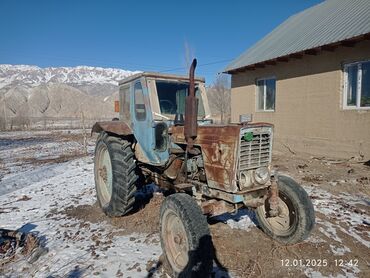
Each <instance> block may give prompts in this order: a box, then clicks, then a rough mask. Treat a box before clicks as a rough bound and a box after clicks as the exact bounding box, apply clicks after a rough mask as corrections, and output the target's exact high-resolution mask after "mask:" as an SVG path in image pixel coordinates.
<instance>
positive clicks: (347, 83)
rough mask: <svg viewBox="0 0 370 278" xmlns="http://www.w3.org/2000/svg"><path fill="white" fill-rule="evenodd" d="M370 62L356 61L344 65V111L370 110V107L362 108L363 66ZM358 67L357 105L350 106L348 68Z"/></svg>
mask: <svg viewBox="0 0 370 278" xmlns="http://www.w3.org/2000/svg"><path fill="white" fill-rule="evenodd" d="M369 62H370V60H362V61H356V62H351V63H344V64H343V87H342V92H343V93H342V96H343V98H342V102H343V105H342V107H343V110H370V106H368V107H361V94H362V91H361V86H362V66H361V65H362V64H364V63H369ZM354 65H357V82H356V84H357V87H356V90H357V95H356V105H348V104H347V97H348V85H349V82H348V68H349V67H350V66H354Z"/></svg>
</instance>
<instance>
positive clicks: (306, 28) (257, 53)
mask: <svg viewBox="0 0 370 278" xmlns="http://www.w3.org/2000/svg"><path fill="white" fill-rule="evenodd" d="M368 33H370V0H327V1H324V2H322V3H320V4H318V5H315V6H313V7H311V8H308V9H306V10H304V11H302V12H300V13H297V14H295V15H293V16H291V17H289V18H288V19H287V20H286V21H284V22H283V23H282V24H280V25H279V26H278V27H277V28H275V29H274V30H273V31H272V32H270V33H269V34H268V35H267V36H265V37H264V38H262V39H261V40H260V41H258V42H257V43H256V44H255V45H253V46H252V47H251V48H249V49H247V50H246V51H245V52H244V53H243V54H242V55H240V56H239V57H238V58H236V59H235V60H234V61H232V62H231V63H230V64H229V65H228V66H227V67H226V69H225V72H230V71H233V70H236V69H239V68H243V67H246V66H249V65H254V64H258V63H261V62H264V61H268V60H273V59H276V58H279V57H283V56H287V55H290V54H293V53H297V52H301V51H305V50H309V49H313V48H317V47H320V46H324V45H329V44H332V43H335V42H340V41H343V40H347V39H350V38H354V37H357V36H361V35H364V34H368Z"/></svg>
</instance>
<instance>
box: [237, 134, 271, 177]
mask: <svg viewBox="0 0 370 278" xmlns="http://www.w3.org/2000/svg"><path fill="white" fill-rule="evenodd" d="M245 132H253V140H251V141H249V142H248V141H246V140H244V139H243V134H244V133H245ZM271 144H272V132H271V129H270V128H264V129H253V128H251V129H244V130H243V131H242V136H241V141H240V153H239V155H240V156H239V158H240V159H239V171H243V170H249V169H255V168H258V167H261V166H268V165H269V163H270V162H271V149H272V148H271Z"/></svg>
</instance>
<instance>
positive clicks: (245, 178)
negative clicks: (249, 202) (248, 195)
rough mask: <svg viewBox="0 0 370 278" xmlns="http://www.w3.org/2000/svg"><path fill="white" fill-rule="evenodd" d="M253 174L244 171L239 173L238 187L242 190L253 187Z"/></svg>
mask: <svg viewBox="0 0 370 278" xmlns="http://www.w3.org/2000/svg"><path fill="white" fill-rule="evenodd" d="M252 175H253V173H252V171H245V172H241V173H240V185H241V186H242V187H244V188H247V187H250V186H252V185H253V177H252Z"/></svg>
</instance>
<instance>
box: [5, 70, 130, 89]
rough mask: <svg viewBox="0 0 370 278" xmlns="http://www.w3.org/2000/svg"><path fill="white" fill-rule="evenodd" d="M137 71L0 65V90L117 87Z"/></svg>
mask: <svg viewBox="0 0 370 278" xmlns="http://www.w3.org/2000/svg"><path fill="white" fill-rule="evenodd" d="M135 73H137V71H127V70H122V69H114V68H101V67H88V66H78V67H49V68H40V67H37V66H28V65H0V89H2V88H4V87H13V86H23V87H28V88H30V87H36V86H38V85H40V84H45V83H64V84H69V85H74V86H83V85H92V84H100V85H104V84H111V85H117V84H118V83H117V82H118V81H119V80H121V79H123V78H125V77H127V76H129V75H132V74H135Z"/></svg>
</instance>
